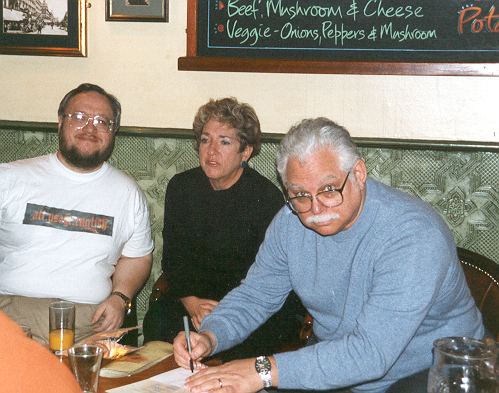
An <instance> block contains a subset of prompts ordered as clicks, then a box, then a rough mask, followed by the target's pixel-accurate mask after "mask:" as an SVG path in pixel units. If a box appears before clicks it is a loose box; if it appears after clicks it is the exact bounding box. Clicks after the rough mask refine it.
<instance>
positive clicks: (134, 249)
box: [122, 186, 154, 258]
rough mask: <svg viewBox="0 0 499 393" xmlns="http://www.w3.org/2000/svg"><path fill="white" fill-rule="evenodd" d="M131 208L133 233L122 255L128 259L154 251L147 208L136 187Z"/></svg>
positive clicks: (141, 193)
mask: <svg viewBox="0 0 499 393" xmlns="http://www.w3.org/2000/svg"><path fill="white" fill-rule="evenodd" d="M132 200H133V202H132V203H133V206H132V209H131V211H132V212H133V217H131V222H133V226H134V228H133V233H132V236H131V237H130V239H129V240H128V241H127V242H126V244H125V246H124V248H123V251H122V254H123V255H124V256H126V257H130V258H138V257H143V256H146V255H148V254H150V253H151V252H152V251H153V249H154V243H153V241H152V237H151V223H150V221H149V208H148V206H147V200H146V197H145V195H144V193H143V192H142V191H141V190H140V189H139V188H138V186H137V187H136V190H135V193H134V194H133V198H132Z"/></svg>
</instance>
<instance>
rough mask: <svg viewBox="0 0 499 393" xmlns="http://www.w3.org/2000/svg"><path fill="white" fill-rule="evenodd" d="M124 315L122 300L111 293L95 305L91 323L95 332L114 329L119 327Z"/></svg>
mask: <svg viewBox="0 0 499 393" xmlns="http://www.w3.org/2000/svg"><path fill="white" fill-rule="evenodd" d="M124 317H125V304H124V303H123V300H122V299H121V298H119V297H118V296H112V295H111V296H109V297H108V298H107V299H106V300H104V301H103V302H102V303H101V304H99V307H97V310H96V311H95V314H94V317H93V318H92V324H93V325H94V326H95V331H97V332H102V331H106V330H114V329H118V328H120V327H121V325H122V324H123V320H124Z"/></svg>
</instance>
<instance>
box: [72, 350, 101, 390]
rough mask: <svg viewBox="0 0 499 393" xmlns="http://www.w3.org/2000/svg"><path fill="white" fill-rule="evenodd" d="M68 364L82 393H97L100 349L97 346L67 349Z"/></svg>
mask: <svg viewBox="0 0 499 393" xmlns="http://www.w3.org/2000/svg"><path fill="white" fill-rule="evenodd" d="M68 357H69V364H70V365H71V369H72V370H73V374H74V375H75V377H76V380H77V381H78V384H79V385H80V388H81V389H82V390H83V393H97V386H98V383H99V371H100V365H101V361H102V348H100V347H98V346H97V345H90V344H83V345H75V346H74V347H71V348H69V349H68Z"/></svg>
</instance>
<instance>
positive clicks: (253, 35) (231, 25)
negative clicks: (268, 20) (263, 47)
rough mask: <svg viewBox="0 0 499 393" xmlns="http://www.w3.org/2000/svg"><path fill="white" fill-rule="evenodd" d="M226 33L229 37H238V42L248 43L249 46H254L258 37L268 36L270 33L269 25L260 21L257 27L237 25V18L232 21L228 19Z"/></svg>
mask: <svg viewBox="0 0 499 393" xmlns="http://www.w3.org/2000/svg"><path fill="white" fill-rule="evenodd" d="M227 35H228V36H229V38H231V39H233V38H235V39H238V41H239V44H246V43H248V45H249V46H255V45H256V44H258V41H259V39H260V38H268V37H270V36H271V35H272V33H271V31H270V27H266V26H264V25H263V24H262V23H260V24H259V25H258V26H257V27H238V21H237V19H236V20H234V21H233V22H232V20H231V19H228V20H227ZM250 40H251V41H250Z"/></svg>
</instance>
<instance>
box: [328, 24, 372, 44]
mask: <svg viewBox="0 0 499 393" xmlns="http://www.w3.org/2000/svg"><path fill="white" fill-rule="evenodd" d="M322 35H323V36H324V38H329V39H334V44H335V45H336V46H338V44H340V45H341V46H343V45H344V44H345V41H346V40H357V41H360V40H363V39H364V38H365V37H366V33H365V32H364V30H363V29H360V30H348V29H345V26H344V24H343V23H342V24H341V26H340V27H338V25H337V24H336V23H335V24H334V25H333V22H331V21H325V22H322ZM338 41H339V42H338Z"/></svg>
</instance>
